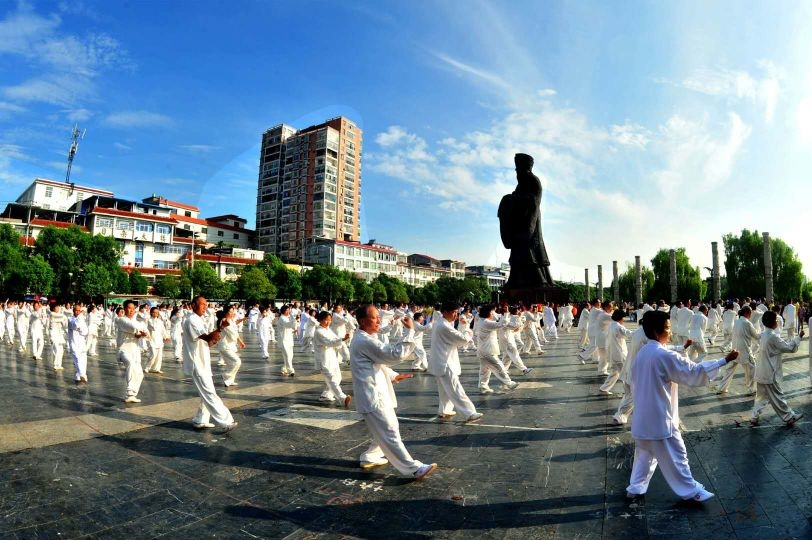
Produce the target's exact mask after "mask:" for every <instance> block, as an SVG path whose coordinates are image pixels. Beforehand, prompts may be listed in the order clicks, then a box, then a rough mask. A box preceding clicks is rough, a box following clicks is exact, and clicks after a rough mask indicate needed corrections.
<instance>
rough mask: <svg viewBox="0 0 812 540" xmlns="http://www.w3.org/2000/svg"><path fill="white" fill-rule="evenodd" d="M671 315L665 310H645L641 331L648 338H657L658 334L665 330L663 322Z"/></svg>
mask: <svg viewBox="0 0 812 540" xmlns="http://www.w3.org/2000/svg"><path fill="white" fill-rule="evenodd" d="M670 318H671V317H670V316H669V315H668V313H666V312H665V311H660V310H654V311H647V312H646V316H645V317H643V332H645V334H646V337H647V338H649V339H655V340H656V339H657V336H658V335H659V334H662V333H663V332H664V331H665V323H666V321H668V319H670Z"/></svg>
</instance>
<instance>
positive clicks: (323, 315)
mask: <svg viewBox="0 0 812 540" xmlns="http://www.w3.org/2000/svg"><path fill="white" fill-rule="evenodd" d="M332 316H333V314H332V313H330V312H329V311H319V313H318V314H317V315H316V320H317V321H319V322H321V321H323V320H324V319H326V318H327V317H332Z"/></svg>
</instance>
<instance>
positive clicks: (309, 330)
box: [302, 308, 321, 371]
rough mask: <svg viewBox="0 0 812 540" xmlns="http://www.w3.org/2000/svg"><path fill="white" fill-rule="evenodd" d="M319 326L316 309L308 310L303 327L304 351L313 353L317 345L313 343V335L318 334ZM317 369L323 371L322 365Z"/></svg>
mask: <svg viewBox="0 0 812 540" xmlns="http://www.w3.org/2000/svg"><path fill="white" fill-rule="evenodd" d="M303 316H304V315H303ZM318 326H319V321H318V320H316V310H315V309H312V308H311V309H309V310H307V320H306V321H305V324H304V328H303V329H302V351H303V352H307V353H310V354H313V353H314V352H315V346H314V344H313V337H314V336H315V335H316V328H318ZM315 369H316V371H321V367H320V366H316V367H315Z"/></svg>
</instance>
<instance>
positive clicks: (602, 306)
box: [601, 300, 612, 310]
mask: <svg viewBox="0 0 812 540" xmlns="http://www.w3.org/2000/svg"><path fill="white" fill-rule="evenodd" d="M611 306H612V301H611V300H606V301H605V302H604V303H602V304H601V309H603V310H605V309H606V308H608V307H611Z"/></svg>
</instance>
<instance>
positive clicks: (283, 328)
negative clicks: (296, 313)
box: [276, 305, 299, 377]
mask: <svg viewBox="0 0 812 540" xmlns="http://www.w3.org/2000/svg"><path fill="white" fill-rule="evenodd" d="M298 325H299V323H298V322H296V319H295V318H294V317H293V315H291V314H290V306H288V305H284V306H282V308H281V309H280V310H279V319H277V321H276V327H277V329H278V330H279V344H280V345H281V346H282V351H281V352H282V376H283V377H293V376H294V374H295V370H294V369H293V334H294V333H295V332H296V327H297V326H298Z"/></svg>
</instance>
